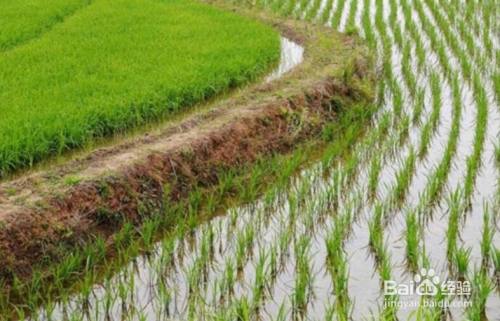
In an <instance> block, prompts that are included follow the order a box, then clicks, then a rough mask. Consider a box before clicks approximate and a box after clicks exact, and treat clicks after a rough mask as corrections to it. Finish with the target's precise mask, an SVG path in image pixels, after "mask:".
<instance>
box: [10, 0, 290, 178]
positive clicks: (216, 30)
mask: <svg viewBox="0 0 500 321" xmlns="http://www.w3.org/2000/svg"><path fill="white" fill-rule="evenodd" d="M0 21H1V28H0V102H1V104H0V115H1V116H0V177H1V176H5V175H6V174H7V173H9V172H12V171H14V170H17V169H20V168H23V167H27V166H32V165H33V164H35V163H37V162H39V161H40V160H42V159H44V158H47V157H49V156H52V155H59V154H62V153H63V152H65V151H67V150H70V149H73V148H76V147H80V146H84V145H86V144H88V143H89V142H90V141H92V140H94V139H95V138H99V137H106V136H110V135H112V134H115V133H118V132H123V131H125V130H127V129H129V128H131V127H134V126H138V125H141V124H145V123H147V122H150V121H153V120H156V119H159V118H165V117H166V115H168V114H171V113H173V112H175V111H178V110H181V109H183V108H185V107H187V106H190V105H193V104H195V103H197V102H200V101H202V100H204V99H207V98H209V97H212V96H214V95H216V94H218V93H221V92H223V91H224V90H227V89H230V88H233V87H235V86H238V85H240V84H242V83H245V82H248V81H249V80H252V79H255V78H257V77H259V76H261V75H263V73H265V72H266V71H268V70H269V68H270V67H271V66H272V65H273V64H275V63H276V62H277V60H278V58H279V45H280V42H279V36H278V34H277V32H275V31H273V30H272V29H271V28H270V27H267V26H264V25H262V24H259V23H257V22H254V21H250V20H249V19H246V18H242V17H238V16H236V15H233V14H230V13H227V12H223V11H221V10H217V9H215V8H213V7H210V6H207V5H204V4H200V3H197V2H189V1H176V0H165V1H150V0H131V1H108V0H96V1H76V0H74V1H58V0H50V1H10V0H7V1H2V2H0ZM4 21H5V24H4Z"/></svg>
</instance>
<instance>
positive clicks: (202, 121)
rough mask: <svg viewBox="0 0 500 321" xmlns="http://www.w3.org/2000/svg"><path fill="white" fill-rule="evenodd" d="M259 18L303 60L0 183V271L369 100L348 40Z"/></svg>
mask: <svg viewBox="0 0 500 321" xmlns="http://www.w3.org/2000/svg"><path fill="white" fill-rule="evenodd" d="M246 14H251V13H246ZM259 18H260V19H264V20H266V22H267V23H272V24H273V25H274V26H275V27H276V28H277V29H279V30H280V31H281V33H282V34H283V35H284V36H285V37H287V38H289V39H292V40H293V41H295V42H297V43H299V44H301V45H302V46H303V47H304V48H305V53H304V61H303V63H302V64H300V65H299V66H298V67H296V68H295V69H294V70H293V71H291V72H289V73H288V74H286V75H285V76H284V77H283V78H281V79H278V80H275V81H273V82H270V83H262V84H257V85H252V86H249V87H247V88H244V89H242V90H240V91H238V92H237V93H235V94H234V95H233V96H231V97H229V98H226V99H224V100H222V101H218V102H214V103H212V104H211V106H210V108H207V109H205V110H204V111H199V112H197V113H195V114H192V115H190V116H186V117H185V119H183V120H180V121H179V122H177V123H174V124H169V125H165V126H163V127H162V128H159V129H158V130H157V131H155V133H154V134H144V135H141V136H139V137H135V138H130V139H127V140H125V141H123V142H120V143H117V144H115V145H114V146H110V147H105V148H99V149H97V150H95V151H92V152H89V153H88V154H87V155H84V156H79V157H78V158H76V159H72V160H68V161H67V162H66V163H65V164H62V165H60V166H59V165H58V166H57V168H48V169H45V170H42V171H39V172H36V173H31V174H27V175H26V176H23V177H20V178H17V179H14V180H12V181H7V182H3V183H1V184H0V278H4V279H5V280H9V279H11V278H12V276H13V275H14V274H15V275H18V276H29V275H30V273H31V272H32V267H33V266H34V265H39V264H40V262H41V261H42V259H43V261H44V262H45V261H50V262H53V261H57V259H58V258H59V257H60V256H61V251H62V249H63V250H67V249H70V248H71V247H72V246H78V245H81V244H84V243H85V242H86V241H87V240H89V239H91V238H92V237H94V236H96V235H100V236H103V237H106V238H108V240H109V241H110V242H112V237H111V236H112V235H113V233H114V232H116V231H118V230H119V229H120V227H121V226H122V224H123V222H126V221H128V222H134V223H135V224H140V223H141V222H142V220H144V218H145V217H147V215H145V212H144V208H148V209H150V208H155V207H158V208H159V207H161V202H162V201H163V200H165V199H166V198H168V200H169V201H176V200H180V199H183V198H184V197H185V196H187V195H188V193H189V192H190V191H191V190H192V188H193V187H194V186H200V185H201V186H210V185H213V184H217V182H218V177H217V173H220V171H221V170H224V169H228V168H234V167H239V166H244V165H247V164H251V163H252V162H254V161H255V160H257V159H258V158H262V157H265V156H269V155H272V154H275V153H285V152H287V151H289V150H290V149H292V148H293V147H294V146H295V145H296V144H297V143H300V142H304V141H306V140H307V139H310V138H313V137H315V136H317V135H318V134H319V133H320V132H321V129H322V127H323V125H324V124H325V123H327V122H331V121H334V120H335V117H336V114H337V113H338V112H341V111H342V109H344V108H349V106H350V105H352V104H359V103H361V104H367V103H369V102H371V100H372V98H373V84H374V79H375V77H374V72H373V66H372V63H371V59H370V58H369V57H368V54H367V50H366V49H365V48H364V47H363V46H361V45H360V44H359V43H358V40H356V39H355V38H352V37H346V36H343V35H340V34H338V33H335V32H334V31H332V30H329V29H326V28H322V27H312V26H306V25H305V24H302V23H299V22H292V21H279V22H276V21H271V20H268V19H267V18H266V17H263V16H260V17H259ZM167 187H168V188H167Z"/></svg>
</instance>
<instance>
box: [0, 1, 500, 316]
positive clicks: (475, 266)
mask: <svg viewBox="0 0 500 321" xmlns="http://www.w3.org/2000/svg"><path fill="white" fill-rule="evenodd" d="M234 2H235V3H237V4H239V5H242V6H251V7H253V8H254V9H255V10H266V11H270V12H273V13H274V14H277V15H282V16H286V17H293V18H296V19H305V20H308V21H310V23H315V24H323V25H327V26H329V27H331V28H334V29H337V30H339V31H341V32H346V33H351V34H354V33H358V34H359V35H360V36H361V37H362V38H363V39H365V40H366V42H367V44H368V46H369V47H370V48H371V50H372V51H373V53H374V54H375V55H376V57H377V65H378V70H379V72H380V76H381V80H380V82H379V84H378V97H377V101H376V102H375V103H376V104H377V106H378V112H377V114H376V115H375V117H374V119H373V121H372V124H371V126H370V128H368V129H360V128H357V127H356V126H355V125H352V126H351V125H350V124H349V122H348V117H347V118H346V121H345V122H342V121H341V124H343V125H344V126H345V127H344V128H343V129H345V130H344V131H343V134H342V135H343V136H342V137H341V139H335V138H334V139H332V141H331V142H330V143H328V144H327V146H326V147H325V148H324V149H323V150H322V152H321V155H320V156H319V157H318V158H315V159H316V160H315V161H314V162H312V164H310V165H309V166H308V167H307V168H301V170H300V171H299V173H298V174H295V175H294V174H293V173H294V172H296V169H297V168H298V167H299V165H298V164H300V163H301V160H302V159H303V158H304V157H307V156H306V155H307V154H308V153H307V152H305V151H304V149H301V148H299V149H297V150H296V151H295V152H294V153H293V155H290V156H289V157H277V158H273V159H271V160H267V161H263V162H262V164H257V165H256V166H255V167H253V168H252V169H251V170H250V171H249V173H250V174H249V176H248V177H247V178H246V179H245V180H244V181H241V182H240V181H238V180H237V179H236V178H234V177H233V176H232V175H231V174H228V176H227V177H226V178H225V179H224V180H223V183H222V184H221V188H222V189H224V188H225V187H227V186H233V185H236V186H239V187H240V195H242V196H241V197H242V199H245V200H249V202H246V203H245V204H244V205H241V206H237V207H232V208H229V209H228V210H227V211H226V212H225V213H224V215H220V216H217V217H216V218H214V219H212V220H209V221H207V222H203V223H199V222H194V221H193V222H187V224H186V225H182V226H181V227H180V228H179V230H177V231H175V232H174V233H171V234H169V236H168V237H165V238H163V239H161V240H159V241H157V240H155V239H154V238H153V236H152V235H153V234H154V232H155V230H156V227H157V225H158V224H157V222H155V221H154V220H152V221H149V222H147V223H145V224H144V226H143V228H142V230H141V240H140V241H137V242H134V241H130V242H128V241H127V240H129V236H130V234H131V230H132V229H133V227H131V226H128V227H126V228H124V229H123V231H122V232H121V233H120V235H119V236H117V237H118V239H119V240H122V241H123V244H125V243H127V246H124V247H123V248H119V249H118V252H120V254H119V255H118V256H119V257H123V258H130V257H134V259H133V260H129V261H128V262H127V263H126V264H124V265H123V264H121V265H118V266H119V267H117V268H115V269H113V271H112V273H109V274H107V276H106V277H104V278H102V277H101V276H99V275H96V273H93V272H92V270H91V269H89V270H88V271H87V273H86V274H85V277H84V280H83V281H82V282H81V284H79V285H78V287H77V288H76V289H75V291H73V292H72V293H68V294H65V295H61V296H59V297H57V298H55V299H53V298H50V299H44V300H43V301H44V302H45V303H44V304H43V305H42V307H38V306H33V307H30V303H29V302H36V301H37V300H38V299H39V296H40V295H41V294H40V291H39V289H37V288H36V285H37V283H36V282H33V283H32V284H33V291H31V292H30V293H32V295H33V297H28V299H27V302H28V303H27V306H28V309H27V310H30V311H32V312H33V311H34V313H32V314H31V315H25V314H24V313H25V311H26V309H22V308H17V309H16V312H15V313H17V317H16V318H17V319H26V320H241V321H243V320H276V321H281V320H328V321H330V320H473V321H475V320H482V321H485V320H491V321H493V320H500V235H499V234H500V233H499V232H500V231H499V229H500V136H499V133H500V104H499V101H500V90H499V80H500V43H499V39H500V26H499V25H498V23H499V21H500V19H499V17H498V15H499V10H500V5H499V2H498V1H497V0H484V1H474V0H471V1H460V0H422V1H412V0H312V1H309V0H275V1H271V0H269V1H262V0H261V1H259V0H257V1H255V3H251V4H250V3H248V2H246V1H245V2H243V1H242V2H241V3H239V1H237V0H235V1H234ZM103 3H105V2H103ZM193 6H194V7H196V6H197V5H194V4H193ZM124 7H126V6H124ZM120 10H125V9H123V8H122V9H120ZM153 11H154V10H153ZM160 17H161V15H160ZM160 17H159V18H158V19H160ZM76 22H78V21H76ZM76 22H75V23H76ZM224 23H226V20H225V22H224ZM243 29H244V28H243ZM264 31H265V30H263V32H264ZM242 32H244V31H243V30H242ZM246 32H249V31H246ZM61 36H62V35H61ZM240 36H241V35H240ZM242 38H244V37H242ZM239 39H240V38H239ZM240 40H241V39H240ZM248 45H249V46H250V45H252V43H249V44H248ZM270 46H271V45H270ZM271 47H272V46H271ZM0 55H6V56H4V57H0V65H1V66H2V67H1V68H0V72H1V75H2V76H1V77H0V78H2V77H5V75H8V74H10V73H5V72H4V70H7V69H4V66H10V67H9V68H15V66H14V65H13V64H12V63H10V64H4V63H3V62H2V60H3V59H20V60H22V59H26V56H24V55H23V56H21V55H19V56H16V55H15V53H12V54H9V53H7V54H5V53H3V54H0ZM9 57H11V58H9ZM16 57H17V58H16ZM226 61H227V60H226ZM220 67H221V68H224V66H220ZM242 67H243V66H242ZM11 75H13V74H11ZM19 81H21V80H19ZM0 84H2V85H0V86H4V85H3V82H2V81H0ZM0 88H3V87H0ZM1 92H3V91H2V90H0V93H1ZM0 97H2V96H1V94H0ZM2 99H3V98H2ZM20 99H21V98H20ZM21 102H22V100H21ZM1 128H2V130H3V128H4V127H3V125H2V127H1ZM361 132H365V133H364V134H363V135H361V134H360V133H361ZM358 135H359V136H361V138H360V139H359V140H358V139H356V140H353V139H352V137H354V136H356V137H357V136H358ZM326 136H328V135H326ZM354 141H355V143H353V142H354ZM270 173H274V174H276V173H278V174H277V178H276V180H275V183H274V184H271V186H270V187H269V188H268V189H267V190H266V191H265V192H264V193H263V194H262V195H260V196H259V197H258V198H257V199H256V200H254V201H250V200H253V199H255V196H256V195H257V191H256V187H255V186H257V182H258V181H260V180H263V179H264V178H265V177H266V176H268V175H269V176H270V175H271V174H270ZM200 198H201V196H200V195H199V194H197V193H196V192H194V193H193V194H192V195H191V196H190V199H189V201H188V204H189V209H190V211H193V212H196V211H198V210H200ZM209 199H210V198H209ZM211 207H215V205H214V204H210V202H208V204H206V206H205V207H204V208H205V209H206V208H209V209H210V208H211ZM170 211H175V207H173V208H172V209H170ZM188 217H189V216H188ZM136 243H137V244H136ZM139 243H140V244H142V245H144V244H146V245H147V248H149V250H148V251H147V253H146V254H141V255H138V254H139V250H138V247H139V245H138V244H139ZM103 246H104V245H103V244H100V243H99V242H97V243H96V244H95V245H94V246H93V247H92V248H89V249H88V250H87V252H84V254H82V255H85V257H87V258H88V260H89V262H90V261H92V260H98V259H99V258H100V255H101V253H102V248H103ZM77 260H79V258H76V257H71V256H70V257H69V259H67V260H66V261H65V262H64V263H63V264H62V265H61V267H60V269H59V270H57V271H58V274H57V275H58V276H61V278H64V276H65V273H68V272H67V271H71V265H72V264H73V261H77ZM124 260H125V261H126V259H124ZM57 280H58V278H57V277H56V278H55V281H54V285H53V286H54V287H55V288H58V287H59V288H62V287H64V285H63V284H58V282H57ZM423 280H425V281H427V282H431V283H432V284H431V285H430V287H431V288H432V289H435V292H432V291H430V292H427V293H426V294H424V295H422V294H421V293H415V292H414V291H413V292H412V291H410V290H409V288H412V289H413V288H414V285H417V284H421V282H422V281H423ZM395 285H396V286H398V289H399V290H397V291H393V290H391V289H393V288H394V287H395ZM405 285H408V288H405V287H404V286H405ZM458 287H460V289H458ZM405 289H406V290H405Z"/></svg>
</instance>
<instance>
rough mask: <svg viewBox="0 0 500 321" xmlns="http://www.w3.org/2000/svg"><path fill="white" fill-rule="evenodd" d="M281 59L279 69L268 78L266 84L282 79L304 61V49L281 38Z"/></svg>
mask: <svg viewBox="0 0 500 321" xmlns="http://www.w3.org/2000/svg"><path fill="white" fill-rule="evenodd" d="M280 41H281V57H280V62H279V65H278V67H277V68H276V69H275V70H274V71H273V72H272V73H271V74H270V75H269V76H267V77H266V82H270V81H273V80H276V79H278V78H280V77H282V76H283V75H284V74H286V73H287V72H289V71H290V70H292V69H293V68H294V67H295V66H297V65H298V64H300V63H301V62H302V60H303V59H304V48H303V47H302V46H300V45H299V44H297V43H295V42H293V41H291V40H289V39H287V38H284V37H281V39H280Z"/></svg>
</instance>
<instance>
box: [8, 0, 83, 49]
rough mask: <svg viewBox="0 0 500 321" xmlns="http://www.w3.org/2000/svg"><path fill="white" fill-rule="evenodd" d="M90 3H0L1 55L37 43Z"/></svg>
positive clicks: (74, 0) (28, 0)
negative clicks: (33, 42)
mask: <svg viewBox="0 0 500 321" xmlns="http://www.w3.org/2000/svg"><path fill="white" fill-rule="evenodd" d="M91 2H92V0H70V1H68V0H48V1H37V0H24V1H18V0H7V1H2V2H1V3H0V25H1V26H2V28H0V53H1V52H5V51H7V50H11V49H14V48H16V47H17V46H20V45H23V44H25V43H27V42H29V41H31V40H34V39H37V38H38V37H40V36H42V35H43V34H44V33H45V32H47V31H50V30H51V29H52V28H53V27H54V26H56V25H57V24H58V23H61V22H63V21H64V19H66V18H67V17H69V16H71V15H72V14H74V13H76V12H77V11H78V10H80V9H82V8H84V7H85V6H87V5H89V4H90V3H91Z"/></svg>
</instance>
